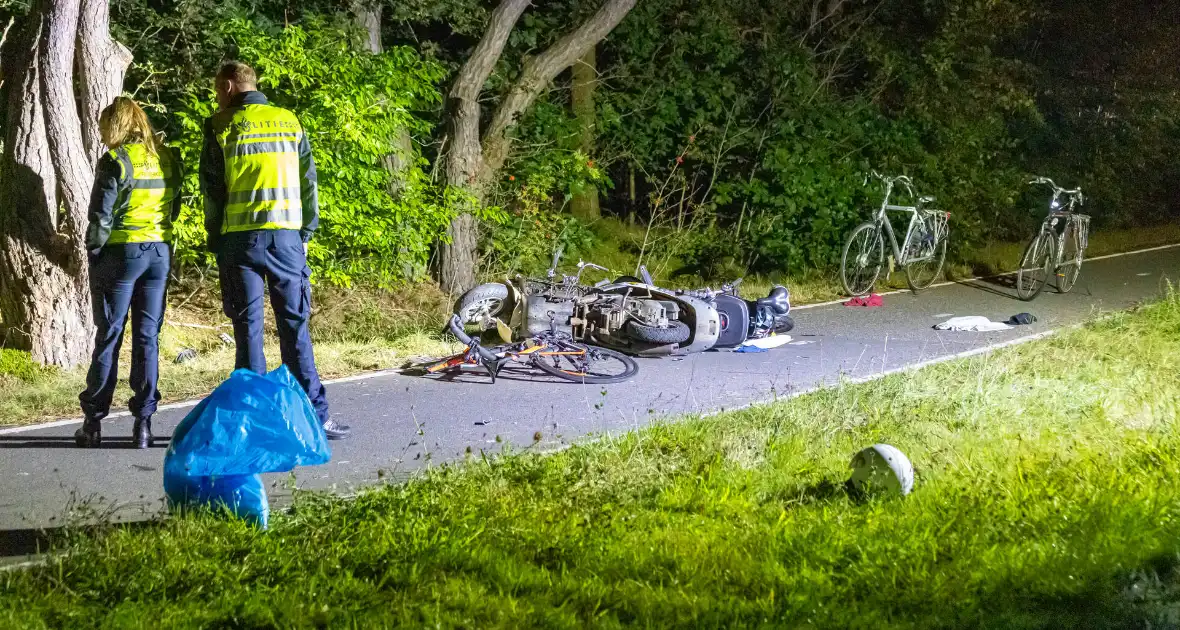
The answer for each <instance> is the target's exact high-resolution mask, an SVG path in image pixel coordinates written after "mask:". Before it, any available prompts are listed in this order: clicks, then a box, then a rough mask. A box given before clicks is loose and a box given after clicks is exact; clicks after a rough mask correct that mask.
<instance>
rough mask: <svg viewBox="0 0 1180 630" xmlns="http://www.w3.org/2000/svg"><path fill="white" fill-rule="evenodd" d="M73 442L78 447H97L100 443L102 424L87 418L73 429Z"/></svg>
mask: <svg viewBox="0 0 1180 630" xmlns="http://www.w3.org/2000/svg"><path fill="white" fill-rule="evenodd" d="M74 444H77V445H78V447H79V448H98V447H99V445H101V444H102V425H101V424H100V423H99V421H98V420H91V419H90V418H87V419H86V420H84V421H82V428H80V429H78V430H77V431H74Z"/></svg>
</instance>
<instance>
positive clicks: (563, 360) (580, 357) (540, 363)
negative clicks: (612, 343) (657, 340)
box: [532, 344, 639, 385]
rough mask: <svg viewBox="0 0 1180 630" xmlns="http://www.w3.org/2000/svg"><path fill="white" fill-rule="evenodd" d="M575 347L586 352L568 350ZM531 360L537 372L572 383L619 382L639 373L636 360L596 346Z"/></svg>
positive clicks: (547, 354) (581, 346)
mask: <svg viewBox="0 0 1180 630" xmlns="http://www.w3.org/2000/svg"><path fill="white" fill-rule="evenodd" d="M574 348H578V349H582V350H585V352H577V351H576V350H574V351H570V350H573V349H574ZM532 361H533V367H535V368H537V369H538V370H541V371H542V372H544V373H546V374H549V375H550V376H556V377H557V378H560V379H564V380H567V381H572V382H574V383H592V384H603V385H605V384H607V383H622V382H623V381H625V380H628V379H630V378H631V377H633V376H635V375H636V374H638V373H639V364H638V363H636V362H635V359H632V358H631V357H629V356H627V355H625V354H623V353H622V352H616V351H614V350H610V349H608V348H600V347H598V346H583V345H580V344H579V345H577V346H570V347H569V348H568V349H567V351H563V352H537V353H534V354H533V355H532Z"/></svg>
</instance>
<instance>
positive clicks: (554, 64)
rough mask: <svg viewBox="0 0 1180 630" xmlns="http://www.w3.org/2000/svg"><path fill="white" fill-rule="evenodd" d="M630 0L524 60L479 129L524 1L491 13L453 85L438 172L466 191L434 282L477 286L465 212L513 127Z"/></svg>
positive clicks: (473, 230)
mask: <svg viewBox="0 0 1180 630" xmlns="http://www.w3.org/2000/svg"><path fill="white" fill-rule="evenodd" d="M635 3H636V0H605V2H603V4H602V6H601V7H600V8H599V9H598V11H597V12H595V13H594V14H593V15H592V16H590V18H589V19H587V20H586V21H585V22H583V23H582V24H581V25H580V26H578V27H577V28H576V29H574V30H573V31H571V32H570V33H568V34H566V35H565V36H563V37H562V38H561V39H559V40H558V41H556V42H554V43H553V45H552V46H550V47H549V48H548V49H546V50H545V51H543V52H542V53H540V54H538V55H536V56H533V57H529V58H527V60H526V61H525V62H524V64H523V66H522V67H521V69H520V73H519V75H518V78H517V79H516V81H515V82H513V83H512V84H511V85H510V86H509V87H508V89H507V91H506V92H505V93H504V94H503V96H502V98H501V99H500V102H499V105H498V106H497V108H496V110H495V112H494V113H493V114H492V117H491V120H490V122H488V124H487V126H486V127H485V128H483V129H481V125H480V122H481V121H480V105H479V103H480V95H481V93H482V92H483V88H484V84H485V83H486V82H487V80H488V77H489V76H490V75H491V73H492V70H493V68H495V66H496V63H497V62H498V61H499V60H500V56H501V54H503V52H504V45H505V43H506V42H507V41H508V37H509V36H510V35H511V34H512V30H513V29H514V28H515V26H516V22H517V20H519V19H520V16H521V14H523V13H524V10H525V8H527V7H528V5H529V4H530V0H502V1H501V2H500V4H499V6H497V7H496V9H495V10H494V11H492V14H491V17H490V18H489V20H488V25H487V29H486V30H485V31H484V35H483V38H482V39H481V40H480V42H479V44H478V45H476V47H475V50H474V51H473V52H472V53H471V56H470V57H469V58H468V59H467V61H466V62H465V63H464V64H463V67H462V68H460V70H459V74H458V76H457V77H456V78H455V83H454V85H453V86H452V87H451V91H450V94H449V103H448V114H447V123H448V127H449V134H448V137H449V144H448V146H447V147H446V156H445V158H444V159H445V162H444V167H445V168H444V172H445V176H446V180H447V185H448V186H451V187H453V188H455V189H458V190H460V191H462V192H463V193H464V198H465V200H464V201H463V202H462V203H465V204H471V205H470V206H469V207H466V208H462V209H461V212H460V214H459V216H457V217H456V218H455V220H454V221H452V222H451V226H450V228H449V229H448V230H447V236H448V242H446V243H444V244H443V248H442V265H441V269H440V276H441V277H440V280H441V281H442V288H443V290H444V291H446V292H448V293H450V294H452V295H457V294H459V293H462V292H463V291H465V290H467V289H469V288H471V287H472V286H474V285H475V267H476V254H477V252H476V245H477V241H478V224H477V223H476V220H475V217H474V216H473V215H472V213H471V211H472V210H474V206H477V205H482V204H483V203H484V201H485V199H486V197H487V193H488V189H489V187H490V186H491V185H492V182H494V181H495V176H496V173H497V172H499V170H500V169H501V168H502V167H503V166H504V162H505V161H506V160H507V159H508V156H509V153H510V152H511V150H512V128H513V126H514V125H515V124H516V121H517V119H518V118H519V117H520V116H521V114H523V113H525V112H526V111H527V110H528V108H529V107H531V106H532V104H533V102H534V101H536V99H537V96H538V95H540V93H541V91H542V90H544V89H545V87H546V86H548V85H549V84H550V83H551V82H552V81H553V79H555V78H556V77H557V75H558V74H560V73H561V72H562V71H563V70H565V69H566V68H568V67H570V66H571V65H573V63H574V62H575V61H577V60H578V59H579V58H581V57H582V56H583V55H585V54H586V53H587V51H589V50H590V49H591V48H592V47H593V46H594V45H595V44H597V43H598V42H599V41H601V40H602V39H603V38H605V37H606V36H607V35H608V34H610V32H611V31H612V30H614V28H615V26H617V25H618V23H619V22H620V21H622V19H623V18H624V17H625V16H626V15H627V13H628V12H630V11H631V9H632V8H633V7H634V6H635Z"/></svg>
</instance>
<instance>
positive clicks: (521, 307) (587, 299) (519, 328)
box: [455, 249, 721, 356]
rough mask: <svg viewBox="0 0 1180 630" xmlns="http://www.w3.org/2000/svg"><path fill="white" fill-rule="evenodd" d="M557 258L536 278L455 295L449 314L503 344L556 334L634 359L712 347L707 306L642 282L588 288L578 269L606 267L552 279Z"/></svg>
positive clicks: (712, 323)
mask: <svg viewBox="0 0 1180 630" xmlns="http://www.w3.org/2000/svg"><path fill="white" fill-rule="evenodd" d="M560 259H561V250H560V249H559V250H558V251H557V253H556V254H554V256H553V266H552V267H550V269H549V272H548V273H547V274H546V277H545V278H543V279H541V278H527V277H525V276H521V275H517V276H515V277H513V278H510V279H508V280H507V281H505V282H502V283H500V282H497V283H489V284H482V285H480V286H477V287H475V288H474V289H472V290H470V291H468V292H467V293H465V294H464V295H463V296H462V297H460V298H459V301H458V303H457V304H456V305H455V314H456V315H457V316H458V317H459V319H460V321H462V322H463V323H464V324H476V325H478V326H479V328H480V329H481V330H483V331H492V330H495V331H497V332H498V334H499V336H500V338H501V339H502V340H503V341H505V342H511V341H513V340H518V339H523V338H526V337H529V336H532V335H535V334H538V333H542V332H545V331H556V332H560V333H565V334H568V335H570V337H571V338H572V339H574V340H575V341H579V342H582V343H586V344H592V345H596V346H602V347H604V348H610V349H613V350H619V351H621V352H626V353H628V354H634V355H637V356H665V355H669V354H680V353H690V352H704V351H705V350H708V349H709V348H712V347H713V346H714V344H716V343H717V336H718V334H720V332H721V324H720V318H719V316H718V314H717V309H716V308H714V307H713V305H712V304H711V303H709V302H708V301H706V300H704V299H702V298H700V297H698V296H695V295H687V294H684V295H681V294H678V293H677V292H675V291H669V290H667V289H661V288H659V287H657V286H655V285H654V284H650V283H643V282H626V281H624V282H613V283H612V282H607V281H603V282H600V283H598V284H596V285H594V286H588V285H585V284H582V273H583V272H585V271H586V270H587V269H594V270H599V271H608V270H607V269H606V268H605V267H602V266H600V265H595V264H593V263H586V262H582V261H579V262H578V266H577V273H576V274H575V275H572V276H570V275H564V274H563V275H561V277H560V279H558V278H557V264H558V262H559V261H560ZM624 280H625V279H624Z"/></svg>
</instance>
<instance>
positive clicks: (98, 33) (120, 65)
mask: <svg viewBox="0 0 1180 630" xmlns="http://www.w3.org/2000/svg"><path fill="white" fill-rule="evenodd" d="M78 42H79V43H80V44H81V45H79V47H78V58H77V68H78V112H79V114H80V116H81V119H82V142H83V144H84V145H85V146H86V157H87V158H89V160H90V167H91V168H94V166H95V165H96V164H97V163H98V158H99V156H101V155H102V153H103V151H104V150H105V147H104V146H103V144H102V138H101V137H100V135H99V133H98V116H99V114H101V113H102V110H103V108H105V107H106V106H107V105H110V104H111V102H112V101H114V100H115V97H116V96H119V95H120V94H122V92H123V77H124V75H125V74H126V72H127V68H128V67H129V66H130V65H131V60H132V56H131V51H130V50H128V49H127V47H126V46H124V45H123V44H120V43H119V42H116V41H114V40H113V39H111V36H110V10H109V8H108V7H107V0H82V16H81V20H80V21H79V23H78Z"/></svg>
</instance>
